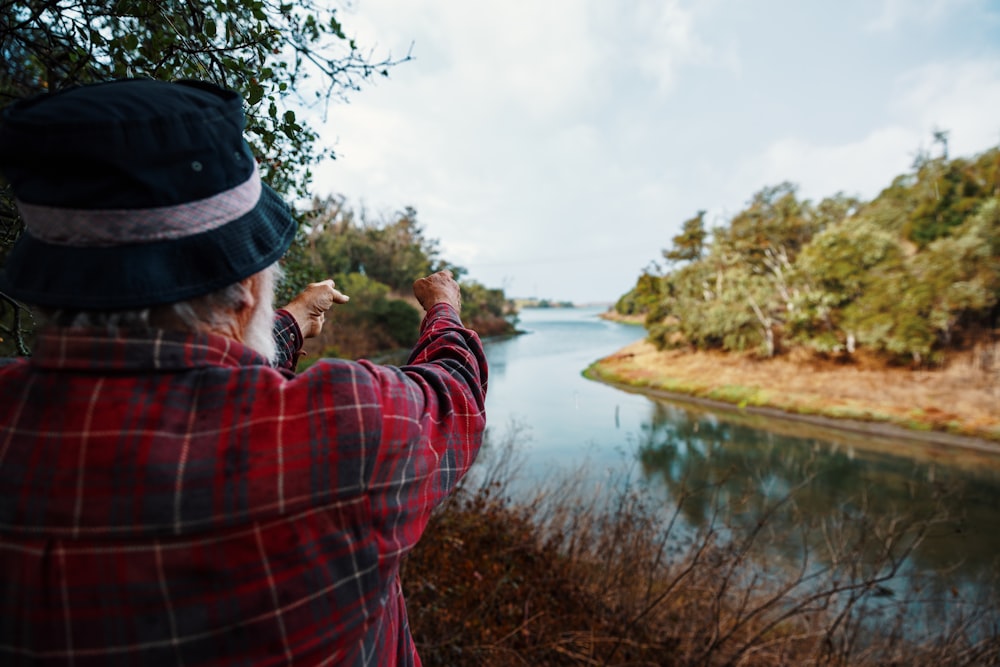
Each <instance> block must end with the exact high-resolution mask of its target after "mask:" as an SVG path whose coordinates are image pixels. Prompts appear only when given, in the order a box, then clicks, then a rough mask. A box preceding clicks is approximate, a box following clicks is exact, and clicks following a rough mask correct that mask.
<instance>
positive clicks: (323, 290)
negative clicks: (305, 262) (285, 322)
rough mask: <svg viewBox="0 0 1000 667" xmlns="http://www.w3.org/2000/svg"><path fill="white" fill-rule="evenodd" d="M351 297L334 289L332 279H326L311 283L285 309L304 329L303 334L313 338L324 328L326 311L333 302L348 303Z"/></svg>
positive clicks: (300, 327) (305, 336)
mask: <svg viewBox="0 0 1000 667" xmlns="http://www.w3.org/2000/svg"><path fill="white" fill-rule="evenodd" d="M349 299H350V297H349V296H347V295H346V294H341V293H340V292H338V291H337V290H336V289H334V287H333V281H332V280H324V281H322V282H318V283H309V285H307V286H306V288H305V289H304V290H302V293H301V294H299V295H298V296H297V297H295V298H294V299H292V301H291V303H289V304H288V305H287V306H285V310H287V311H288V312H289V313H291V314H292V317H294V318H295V321H296V322H297V323H298V325H299V329H301V330H302V336H303V337H304V338H312V337H313V336H318V335H319V332H320V331H322V330H323V323H324V322H325V321H326V311H328V310H330V308H332V307H333V304H335V303H347V301H348V300H349Z"/></svg>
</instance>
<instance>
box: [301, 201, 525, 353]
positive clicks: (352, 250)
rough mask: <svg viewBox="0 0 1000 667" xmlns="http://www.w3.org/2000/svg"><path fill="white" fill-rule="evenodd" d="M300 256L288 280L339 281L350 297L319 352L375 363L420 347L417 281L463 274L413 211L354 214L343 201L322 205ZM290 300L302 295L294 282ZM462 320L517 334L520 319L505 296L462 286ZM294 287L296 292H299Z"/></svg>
mask: <svg viewBox="0 0 1000 667" xmlns="http://www.w3.org/2000/svg"><path fill="white" fill-rule="evenodd" d="M302 230H303V231H302V232H301V234H302V241H301V243H300V244H299V246H300V248H301V251H299V252H292V253H289V255H288V256H286V260H285V265H286V266H285V268H286V273H288V272H291V273H293V275H295V276H299V281H303V280H305V281H308V280H315V279H316V278H317V277H323V278H326V277H332V278H333V279H334V281H335V282H336V284H337V287H338V289H340V290H341V291H342V292H344V293H345V294H347V295H348V296H350V297H351V300H350V302H349V303H347V304H346V305H344V306H338V307H336V308H335V310H334V317H333V318H332V320H333V321H332V323H331V326H328V327H326V328H325V329H324V332H323V334H322V336H321V337H320V339H319V340H318V341H317V342H316V343H315V344H314V345H313V346H312V347H315V348H317V352H319V353H322V354H329V355H334V356H341V357H352V358H358V357H371V356H373V355H377V354H379V353H382V352H385V351H387V350H391V349H394V348H403V347H409V346H411V345H412V344H413V343H414V342H416V340H417V335H418V329H419V325H420V318H421V311H420V309H419V306H418V304H417V303H416V300H415V299H413V297H412V296H411V294H412V285H413V281H414V280H417V279H418V278H422V277H424V276H426V275H428V274H429V273H433V272H435V271H440V270H442V269H449V270H451V271H452V273H453V274H454V275H455V276H456V278H459V279H460V278H461V275H462V273H463V272H464V270H463V269H462V268H461V267H458V266H455V265H454V264H451V263H449V262H447V261H445V260H444V259H442V258H441V256H440V249H439V244H438V241H437V240H436V239H431V238H428V237H427V236H426V235H425V233H424V230H423V226H422V225H421V224H420V223H419V222H418V220H417V212H416V210H414V209H413V208H411V207H406V208H404V209H403V210H402V211H399V212H397V213H394V214H393V215H392V216H390V217H389V218H385V219H378V218H372V217H371V216H370V215H369V214H368V213H366V212H364V211H362V212H361V213H355V211H354V210H353V209H352V208H351V207H350V206H348V205H347V203H346V201H345V200H344V198H343V197H326V198H323V199H319V198H316V199H314V200H313V203H312V209H311V210H310V211H309V212H308V213H307V214H305V216H304V221H303V226H302ZM289 282H290V284H289V285H286V286H285V287H284V288H283V289H284V290H286V291H287V293H288V295H289V296H291V294H294V291H296V290H297V289H298V285H295V284H294V283H295V281H294V280H293V281H289ZM460 284H461V287H462V302H463V303H462V319H463V321H464V322H465V324H466V325H467V326H469V327H470V328H472V329H474V330H475V331H477V332H479V333H481V334H483V335H495V334H502V333H512V332H513V330H514V316H513V314H512V312H511V310H510V308H509V306H508V303H507V298H506V297H505V296H504V292H503V290H500V289H489V288H487V287H484V286H483V285H480V284H479V283H476V282H474V281H466V280H460ZM293 287H294V289H293Z"/></svg>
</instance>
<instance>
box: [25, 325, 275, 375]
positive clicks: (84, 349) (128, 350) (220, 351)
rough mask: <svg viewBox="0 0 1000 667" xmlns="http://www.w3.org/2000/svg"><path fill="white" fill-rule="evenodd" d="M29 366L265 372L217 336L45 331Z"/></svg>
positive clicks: (259, 362)
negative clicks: (248, 368) (239, 368)
mask: <svg viewBox="0 0 1000 667" xmlns="http://www.w3.org/2000/svg"><path fill="white" fill-rule="evenodd" d="M31 363H32V364H33V365H35V366H37V367H39V368H45V369H51V370H82V371H93V370H113V371H150V370H154V371H155V370H161V371H175V370H184V369H190V368H203V367H206V366H232V367H235V366H269V364H268V362H267V360H266V359H265V358H264V357H263V356H262V355H260V354H259V353H257V352H256V351H255V350H252V349H250V348H249V347H247V346H245V345H243V344H241V343H238V342H236V341H235V340H233V339H231V338H226V337H225V336H219V335H216V334H184V333H180V332H173V331H164V330H162V329H153V330H149V331H135V330H120V331H107V330H104V329H46V330H43V331H42V332H41V333H40V334H39V336H38V339H37V340H36V341H35V345H34V349H33V354H32V356H31Z"/></svg>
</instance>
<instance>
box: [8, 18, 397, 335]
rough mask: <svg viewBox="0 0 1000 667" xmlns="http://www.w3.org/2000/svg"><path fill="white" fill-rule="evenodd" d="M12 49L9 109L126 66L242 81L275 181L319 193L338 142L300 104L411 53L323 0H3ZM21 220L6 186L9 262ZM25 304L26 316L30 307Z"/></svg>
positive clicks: (118, 74) (124, 73)
mask: <svg viewBox="0 0 1000 667" xmlns="http://www.w3.org/2000/svg"><path fill="white" fill-rule="evenodd" d="M0 57H2V59H3V60H2V62H3V66H2V67H0V108H3V107H5V106H7V105H8V104H10V103H11V102H13V101H14V100H16V99H18V98H22V97H27V96H31V95H35V94H38V93H43V92H46V91H57V90H61V89H63V88H66V87H69V86H73V85H78V84H83V83H89V82H95V81H104V80H108V79H112V78H123V77H150V78H155V79H163V80H173V79H201V80H207V81H211V82H214V83H217V84H220V85H223V86H226V87H229V88H233V89H235V90H238V91H240V92H241V93H243V95H244V98H245V100H246V105H247V108H246V111H247V131H248V137H249V140H250V143H251V146H252V148H253V150H254V153H255V155H256V157H257V159H258V162H259V163H260V166H261V173H262V176H263V177H264V180H265V181H267V182H268V183H269V184H270V185H271V186H273V187H274V188H275V189H276V190H277V191H279V192H281V193H297V194H299V195H304V194H306V193H307V192H308V188H309V182H310V178H311V173H310V166H311V165H313V164H314V163H315V162H316V161H317V160H319V159H320V158H322V157H325V156H328V155H329V154H330V153H329V151H328V150H326V149H324V148H322V147H320V146H319V145H318V142H317V139H318V136H317V133H316V131H315V130H314V129H312V128H311V127H309V126H308V125H306V124H304V123H303V122H302V120H301V119H300V117H299V115H298V114H297V113H296V110H297V109H299V111H301V107H302V106H303V105H311V104H320V105H325V104H327V103H329V101H330V100H331V99H343V98H345V97H346V96H347V94H348V93H350V92H351V91H356V90H359V89H360V87H361V86H362V85H363V84H364V83H366V82H369V81H371V80H373V79H374V78H375V77H377V76H386V75H388V70H389V68H390V67H392V66H393V65H395V64H397V63H398V62H401V61H402V60H407V59H408V58H409V56H406V57H404V58H403V59H401V60H396V59H393V58H391V57H389V56H386V57H375V56H374V55H373V53H371V52H366V51H363V50H362V49H361V48H360V47H359V45H358V44H357V43H356V42H355V41H354V40H353V39H351V38H350V37H348V35H347V33H346V31H345V28H344V26H343V24H342V23H341V22H340V20H339V18H338V14H337V10H336V9H334V8H332V7H330V5H329V4H327V3H321V2H313V1H312V0H305V1H304V2H295V3H292V2H284V1H283V0H185V1H184V2H180V1H179V0H169V1H167V2H154V1H152V0H116V1H115V2H98V1H96V0H0ZM21 231H22V226H21V222H20V219H19V218H18V216H17V214H16V211H15V208H14V205H13V198H12V196H11V193H10V192H9V189H4V190H3V192H2V193H0V261H2V257H3V255H4V254H5V252H6V250H7V249H9V247H10V246H11V245H12V244H13V242H14V240H15V239H16V238H17V236H18V235H19V234H20V233H21ZM295 278H296V277H295V276H293V281H292V282H294V280H295ZM301 282H303V281H300V284H301ZM17 313H20V314H21V316H22V319H24V318H23V316H24V315H26V313H23V312H22V307H20V306H19V307H18V308H16V309H15V314H17ZM2 314H3V313H0V315H2ZM3 321H4V322H7V321H8V320H6V319H5V320H3ZM4 328H5V329H6V330H7V332H8V333H10V325H7V324H4ZM14 328H15V329H17V327H14Z"/></svg>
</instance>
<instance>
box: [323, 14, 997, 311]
mask: <svg viewBox="0 0 1000 667" xmlns="http://www.w3.org/2000/svg"><path fill="white" fill-rule="evenodd" d="M339 15H340V17H341V20H342V23H343V24H344V26H345V29H346V32H347V33H348V34H349V35H351V36H354V37H355V38H356V39H357V41H358V43H359V44H360V45H361V46H362V48H366V49H372V52H373V53H374V54H375V55H378V56H382V55H385V54H391V55H393V56H397V57H398V56H402V55H405V54H406V53H407V52H410V53H411V54H412V56H413V58H412V60H411V61H410V62H406V63H403V64H401V65H398V66H397V67H394V68H393V69H392V70H391V71H390V76H389V77H388V78H385V79H381V78H380V79H379V80H378V81H376V82H374V83H373V84H370V85H367V86H366V87H365V88H364V89H363V90H362V91H360V92H356V93H353V94H352V95H351V96H350V99H349V101H348V102H347V103H340V104H334V105H332V106H330V108H329V109H328V111H327V113H326V117H325V119H324V120H322V121H321V120H319V119H317V121H316V123H317V126H316V129H317V130H318V131H319V134H320V136H321V139H322V142H323V143H324V144H325V145H328V146H332V147H333V149H334V150H335V152H336V155H337V159H336V160H331V161H328V162H325V163H323V164H321V165H318V166H317V167H316V168H315V169H314V170H313V171H314V174H315V178H314V181H313V191H314V192H316V193H317V194H320V195H323V194H338V195H342V196H344V197H345V198H346V199H347V202H348V205H349V206H351V207H352V208H354V209H355V210H356V211H357V210H361V209H364V210H365V211H366V212H367V213H368V214H369V215H371V216H373V217H375V218H377V217H379V216H385V217H387V218H388V217H391V215H392V214H393V213H394V212H396V211H400V210H402V209H403V208H404V207H406V206H412V207H413V208H415V209H416V210H417V213H418V220H419V221H420V222H421V224H422V225H423V227H424V232H425V235H426V236H427V237H429V238H432V239H437V240H438V241H439V243H440V247H441V250H442V256H443V258H445V259H447V260H448V261H450V262H452V263H455V264H458V265H460V266H463V267H465V268H466V269H467V271H468V274H467V276H466V277H467V278H469V279H472V280H476V281H478V282H480V283H482V284H484V285H486V286H488V287H500V288H503V289H504V290H505V292H506V294H507V296H508V297H539V298H547V299H554V300H565V301H573V302H575V303H604V302H613V301H615V300H616V299H618V297H619V296H621V295H622V294H624V293H625V292H627V291H628V290H629V289H630V288H631V287H632V286H633V285H634V284H635V280H636V278H637V277H638V276H639V274H640V273H641V272H642V271H643V269H645V268H646V267H649V266H651V262H656V261H660V262H661V263H662V255H661V251H662V250H663V249H664V248H668V247H670V244H671V238H672V237H673V236H674V235H676V234H677V233H678V232H679V230H680V227H681V224H682V223H683V221H684V220H686V219H688V218H690V217H692V216H693V215H695V214H696V213H697V212H698V211H699V210H706V211H708V213H707V215H706V221H707V222H708V224H709V226H710V227H711V226H717V225H724V224H725V223H726V222H727V221H728V220H729V219H730V218H731V217H732V216H733V215H734V214H735V213H737V212H738V211H740V210H741V209H742V208H743V207H744V206H745V205H746V203H747V202H748V201H749V200H750V199H751V197H752V196H753V194H754V193H755V192H757V191H759V190H760V189H761V188H763V187H767V186H772V185H777V184H779V183H781V182H783V181H791V182H792V183H795V184H797V185H798V188H799V191H798V192H799V195H800V196H801V197H803V198H807V199H811V200H813V201H819V200H821V199H822V198H823V197H826V196H830V195H833V194H836V193H838V192H844V193H845V194H848V195H853V196H858V197H861V198H862V199H866V200H867V199H872V198H873V197H875V196H876V195H878V193H879V191H880V190H881V189H882V188H884V187H886V186H888V185H889V183H890V182H891V181H892V179H893V178H894V177H895V176H897V175H899V174H901V173H904V172H906V171H907V170H909V168H910V165H911V164H912V162H913V159H914V157H915V156H916V155H917V153H918V151H920V150H937V149H936V147H935V146H934V145H933V142H932V133H933V132H934V131H935V130H944V131H947V132H948V133H949V134H948V138H949V153H950V155H951V156H952V157H957V156H972V155H975V154H978V153H980V152H982V151H984V150H986V149H988V148H990V147H993V146H997V145H1000V0H840V1H838V2H828V1H822V2H821V1H819V0H815V1H812V2H803V1H802V0H754V1H753V2H750V1H749V0H697V1H694V0H544V1H542V0H503V1H502V2H500V1H485V0H484V1H479V2H472V1H469V0H408V1H407V2H399V1H398V0H354V1H353V2H352V3H351V4H350V5H348V6H346V7H344V8H343V9H341V10H340V14H339Z"/></svg>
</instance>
